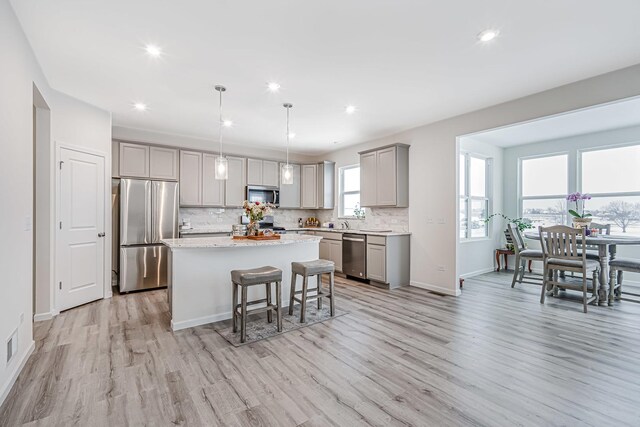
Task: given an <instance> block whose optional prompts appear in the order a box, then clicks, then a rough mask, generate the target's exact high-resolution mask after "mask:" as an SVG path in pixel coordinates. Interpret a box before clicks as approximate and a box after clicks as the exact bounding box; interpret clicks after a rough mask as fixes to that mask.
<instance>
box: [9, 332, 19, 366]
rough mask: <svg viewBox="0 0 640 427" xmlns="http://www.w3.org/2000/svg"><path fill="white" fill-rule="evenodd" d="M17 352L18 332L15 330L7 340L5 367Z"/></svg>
mask: <svg viewBox="0 0 640 427" xmlns="http://www.w3.org/2000/svg"><path fill="white" fill-rule="evenodd" d="M17 352H18V330H17V329H16V330H15V331H14V332H13V334H11V336H10V337H9V339H8V340H7V365H8V364H9V362H11V359H13V356H15V355H16V353H17Z"/></svg>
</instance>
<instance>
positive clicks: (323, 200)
mask: <svg viewBox="0 0 640 427" xmlns="http://www.w3.org/2000/svg"><path fill="white" fill-rule="evenodd" d="M335 175H336V164H335V163H334V162H327V161H325V162H321V163H318V190H317V191H318V192H317V196H318V202H317V205H316V206H317V207H318V208H319V209H333V208H334V206H335Z"/></svg>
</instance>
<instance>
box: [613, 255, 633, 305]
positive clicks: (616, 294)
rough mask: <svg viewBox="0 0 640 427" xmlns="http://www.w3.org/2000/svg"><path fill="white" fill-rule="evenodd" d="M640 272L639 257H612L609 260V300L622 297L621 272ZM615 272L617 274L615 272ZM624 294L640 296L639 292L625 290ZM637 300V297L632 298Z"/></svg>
mask: <svg viewBox="0 0 640 427" xmlns="http://www.w3.org/2000/svg"><path fill="white" fill-rule="evenodd" d="M624 271H627V272H629V273H640V259H634V258H614V259H612V260H611V261H609V281H610V282H611V283H610V286H609V301H612V300H613V299H614V298H615V299H621V298H622V273H623V272H624ZM616 273H617V274H616ZM624 294H625V295H626V296H633V297H636V298H637V297H640V294H635V293H631V292H625V293H624ZM633 301H636V302H637V299H633Z"/></svg>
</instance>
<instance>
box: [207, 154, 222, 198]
mask: <svg viewBox="0 0 640 427" xmlns="http://www.w3.org/2000/svg"><path fill="white" fill-rule="evenodd" d="M216 157H218V155H217V154H211V153H203V154H202V205H203V206H224V187H225V181H224V180H221V179H216V169H215V167H216V166H215V161H216Z"/></svg>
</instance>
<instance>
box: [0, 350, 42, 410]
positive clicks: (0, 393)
mask: <svg viewBox="0 0 640 427" xmlns="http://www.w3.org/2000/svg"><path fill="white" fill-rule="evenodd" d="M35 349H36V342H35V341H31V345H29V348H28V349H27V351H25V353H24V355H23V356H22V359H21V360H20V363H19V364H18V365H17V366H16V367H15V369H14V370H13V372H12V373H11V375H9V378H8V379H7V381H6V382H5V383H4V384H3V385H2V389H0V405H2V404H3V403H4V400H5V399H6V398H7V396H8V395H9V392H10V391H11V388H13V385H14V384H15V382H16V380H17V379H18V375H20V372H22V369H23V368H24V365H26V363H27V360H29V357H30V356H31V355H32V354H33V352H34V350H35Z"/></svg>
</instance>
